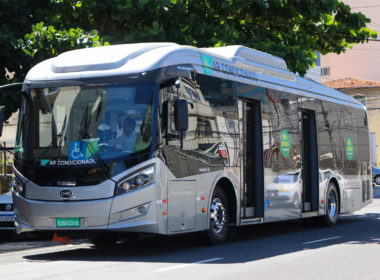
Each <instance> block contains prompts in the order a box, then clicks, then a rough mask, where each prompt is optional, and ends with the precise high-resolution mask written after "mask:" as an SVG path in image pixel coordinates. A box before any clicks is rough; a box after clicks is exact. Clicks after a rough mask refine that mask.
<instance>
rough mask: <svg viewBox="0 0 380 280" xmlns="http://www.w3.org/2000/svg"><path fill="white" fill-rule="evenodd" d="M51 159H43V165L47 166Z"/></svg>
mask: <svg viewBox="0 0 380 280" xmlns="http://www.w3.org/2000/svg"><path fill="white" fill-rule="evenodd" d="M49 161H50V159H41V166H46V165H47V164H48V163H49Z"/></svg>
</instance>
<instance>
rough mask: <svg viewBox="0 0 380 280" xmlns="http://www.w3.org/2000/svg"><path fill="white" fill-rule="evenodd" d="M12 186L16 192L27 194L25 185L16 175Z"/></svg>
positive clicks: (22, 194)
mask: <svg viewBox="0 0 380 280" xmlns="http://www.w3.org/2000/svg"><path fill="white" fill-rule="evenodd" d="M11 187H12V189H13V191H14V192H15V193H17V194H19V195H21V196H25V186H24V184H22V183H20V182H19V181H18V180H17V179H16V177H15V176H13V177H12V181H11Z"/></svg>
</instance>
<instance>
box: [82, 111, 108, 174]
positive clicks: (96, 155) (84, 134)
mask: <svg viewBox="0 0 380 280" xmlns="http://www.w3.org/2000/svg"><path fill="white" fill-rule="evenodd" d="M87 115H88V106H86V110H85V111H84V113H83V117H82V121H81V123H80V128H79V136H80V142H81V144H82V141H83V140H84V139H86V140H88V141H87V147H88V148H89V151H90V153H91V155H92V156H93V157H94V158H95V160H96V162H97V163H98V165H99V167H100V168H101V169H102V171H103V172H104V174H105V175H106V177H107V178H108V171H109V168H108V166H107V164H106V163H105V162H104V160H103V158H102V157H101V156H100V155H99V151H98V150H97V149H95V148H94V146H93V145H92V141H91V137H90V135H88V133H87V128H88V120H87ZM81 144H80V145H81Z"/></svg>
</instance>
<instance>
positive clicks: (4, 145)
mask: <svg viewBox="0 0 380 280" xmlns="http://www.w3.org/2000/svg"><path fill="white" fill-rule="evenodd" d="M14 147H15V142H0V175H10V174H12V164H13V155H14Z"/></svg>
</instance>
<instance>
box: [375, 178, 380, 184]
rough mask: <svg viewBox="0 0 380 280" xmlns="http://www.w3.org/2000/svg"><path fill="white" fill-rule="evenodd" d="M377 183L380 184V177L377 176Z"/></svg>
mask: <svg viewBox="0 0 380 280" xmlns="http://www.w3.org/2000/svg"><path fill="white" fill-rule="evenodd" d="M375 183H376V185H380V177H376V178H375Z"/></svg>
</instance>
